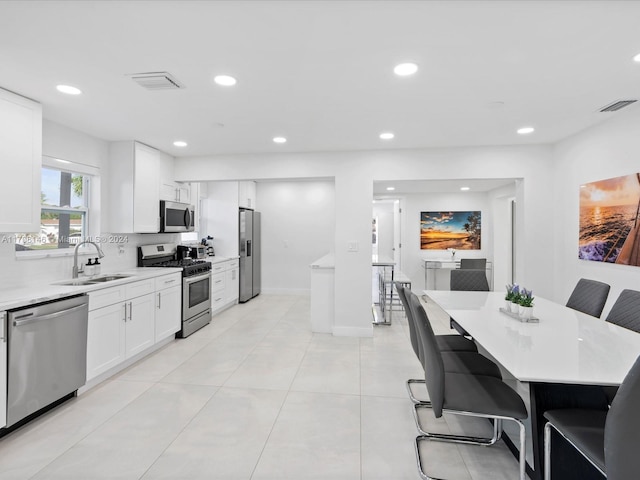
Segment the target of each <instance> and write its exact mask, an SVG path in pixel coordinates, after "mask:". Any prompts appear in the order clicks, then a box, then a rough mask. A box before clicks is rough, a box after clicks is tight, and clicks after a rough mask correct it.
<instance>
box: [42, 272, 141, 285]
mask: <svg viewBox="0 0 640 480" xmlns="http://www.w3.org/2000/svg"><path fill="white" fill-rule="evenodd" d="M130 276H131V275H120V274H114V275H101V276H99V277H93V278H74V279H73V280H65V281H64V282H56V283H54V285H65V286H73V285H94V284H96V283H105V282H113V281H114V280H120V279H122V278H128V277H130Z"/></svg>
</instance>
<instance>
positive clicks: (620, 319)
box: [607, 290, 640, 332]
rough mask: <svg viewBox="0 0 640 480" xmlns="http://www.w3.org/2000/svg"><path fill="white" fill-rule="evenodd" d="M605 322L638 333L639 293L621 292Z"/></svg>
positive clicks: (639, 318)
mask: <svg viewBox="0 0 640 480" xmlns="http://www.w3.org/2000/svg"><path fill="white" fill-rule="evenodd" d="M607 322H611V323H615V324H616V325H619V326H621V327H624V328H628V329H629V330H633V331H635V332H640V292H639V291H637V290H622V292H620V295H619V296H618V298H617V300H616V302H615V303H614V304H613V307H611V311H609V315H607Z"/></svg>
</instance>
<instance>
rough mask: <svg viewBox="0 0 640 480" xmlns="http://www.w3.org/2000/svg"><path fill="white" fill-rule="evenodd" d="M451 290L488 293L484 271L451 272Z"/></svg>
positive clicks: (461, 270)
mask: <svg viewBox="0 0 640 480" xmlns="http://www.w3.org/2000/svg"><path fill="white" fill-rule="evenodd" d="M450 288H451V290H462V291H470V292H488V291H489V282H488V281H487V273H486V272H485V271H484V270H466V269H465V270H463V269H457V270H451V285H450Z"/></svg>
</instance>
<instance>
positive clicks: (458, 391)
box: [410, 296, 528, 480]
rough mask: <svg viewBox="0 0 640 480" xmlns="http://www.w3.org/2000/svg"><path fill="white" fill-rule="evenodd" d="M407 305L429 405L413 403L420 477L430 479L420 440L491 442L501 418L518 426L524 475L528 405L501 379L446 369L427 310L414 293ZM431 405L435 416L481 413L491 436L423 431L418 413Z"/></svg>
mask: <svg viewBox="0 0 640 480" xmlns="http://www.w3.org/2000/svg"><path fill="white" fill-rule="evenodd" d="M410 305H411V307H412V308H413V312H414V315H415V316H416V325H417V327H418V334H419V340H420V341H421V342H422V348H423V359H422V361H423V367H424V372H425V383H426V386H427V391H428V393H429V398H430V400H431V404H430V405H423V404H420V403H417V404H414V406H413V408H414V415H415V418H416V421H417V424H418V430H419V432H420V435H419V436H417V437H416V441H415V445H414V446H415V452H416V458H417V463H418V472H419V474H420V477H421V478H423V479H425V480H429V479H431V478H432V477H429V476H428V475H427V474H426V473H425V472H424V469H423V468H422V459H421V456H420V443H421V442H423V441H429V440H437V441H445V442H454V443H465V444H475V445H485V446H487V445H493V444H494V443H496V442H497V441H498V440H499V439H500V437H501V435H502V422H503V421H504V420H510V421H513V422H515V423H516V424H517V425H518V427H519V430H520V438H519V440H520V441H519V466H520V477H519V478H520V480H525V479H526V478H527V476H526V472H525V469H526V446H525V438H526V433H525V427H524V423H523V422H522V421H523V420H524V419H526V418H527V416H528V415H527V409H526V407H525V405H524V402H523V401H522V398H520V395H518V394H517V393H516V392H515V391H514V390H513V389H511V387H509V386H508V385H507V384H506V383H504V382H503V381H502V380H501V379H499V378H495V377H490V376H486V375H471V374H465V373H452V372H447V370H446V369H445V367H444V360H443V357H442V352H440V349H439V348H438V344H437V341H436V336H435V334H434V333H433V329H432V328H431V324H430V323H429V321H428V318H427V314H426V312H425V310H424V308H423V307H422V305H421V304H420V301H419V299H418V297H417V296H414V297H411V298H410ZM426 407H428V408H430V409H431V410H432V411H433V414H434V415H435V416H436V418H439V417H442V414H443V413H448V414H453V415H465V416H471V417H482V418H488V419H491V420H493V436H492V437H491V438H480V437H472V436H465V435H453V434H441V433H433V432H427V431H425V430H424V429H423V428H422V427H421V425H420V419H419V416H418V414H417V412H418V410H419V409H421V408H426Z"/></svg>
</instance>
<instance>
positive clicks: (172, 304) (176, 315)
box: [155, 285, 182, 342]
mask: <svg viewBox="0 0 640 480" xmlns="http://www.w3.org/2000/svg"><path fill="white" fill-rule="evenodd" d="M181 302H182V288H181V287H180V286H179V285H176V286H175V287H171V288H165V289H164V290H160V291H159V292H157V293H156V328H155V332H156V333H155V341H156V342H159V341H160V340H162V339H164V338H167V337H170V336H172V335H173V334H175V333H176V332H177V331H178V330H180V327H181V323H182V304H181Z"/></svg>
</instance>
